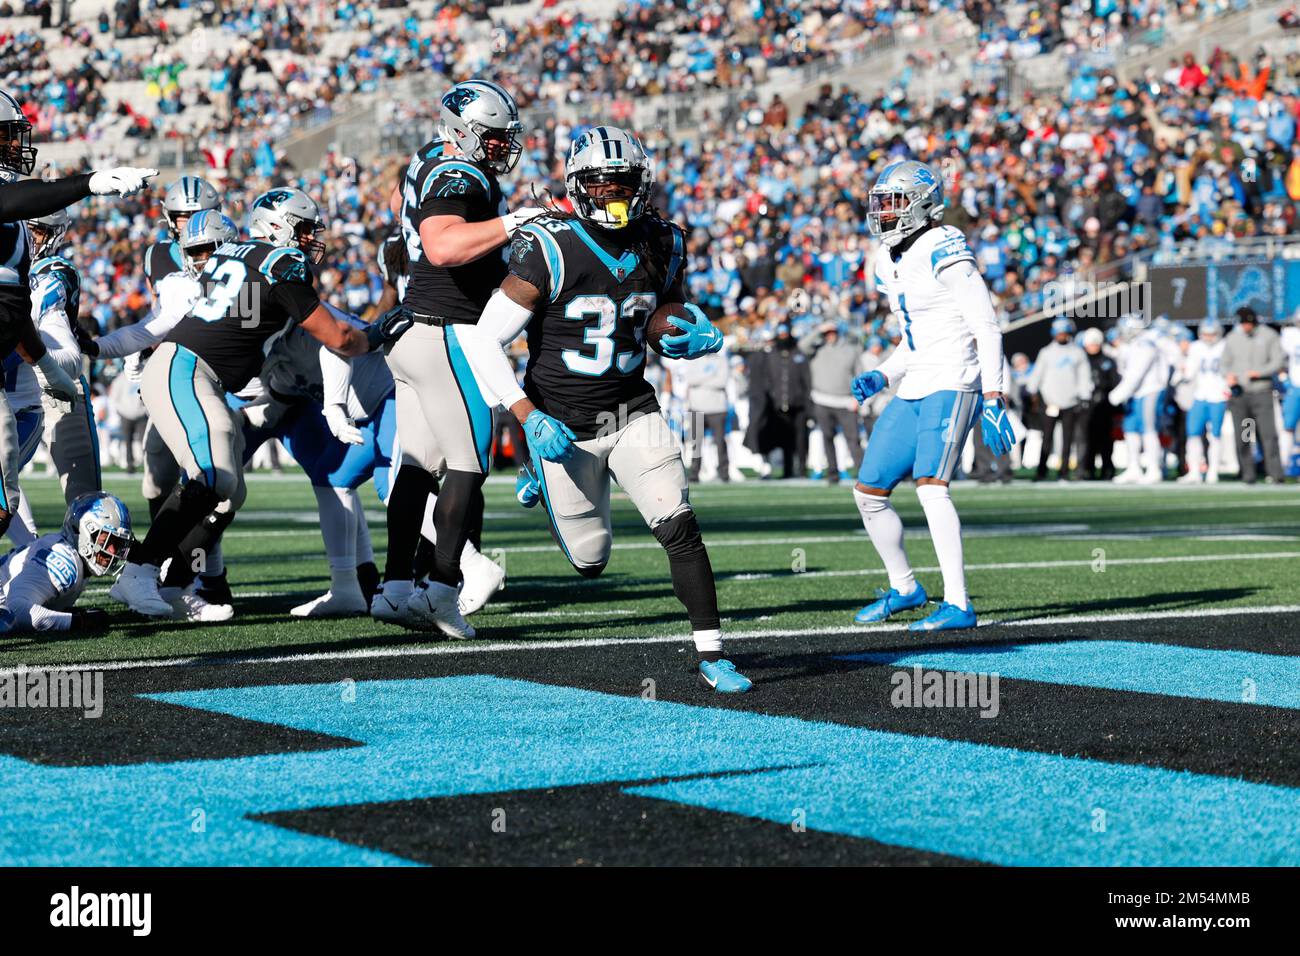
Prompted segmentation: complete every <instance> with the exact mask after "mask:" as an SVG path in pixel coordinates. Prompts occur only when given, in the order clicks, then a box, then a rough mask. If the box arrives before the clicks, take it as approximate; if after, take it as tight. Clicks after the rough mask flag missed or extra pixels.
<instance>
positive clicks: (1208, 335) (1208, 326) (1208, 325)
mask: <svg viewBox="0 0 1300 956" xmlns="http://www.w3.org/2000/svg"><path fill="white" fill-rule="evenodd" d="M1200 335H1201V338H1203V339H1205V340H1206V341H1207V342H1213V341H1215V340H1216V339H1218V338H1219V336H1221V335H1223V325H1222V323H1220V322H1219V320H1218V319H1206V320H1205V321H1204V322H1202V323H1201V328H1200Z"/></svg>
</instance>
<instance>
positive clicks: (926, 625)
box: [907, 601, 975, 631]
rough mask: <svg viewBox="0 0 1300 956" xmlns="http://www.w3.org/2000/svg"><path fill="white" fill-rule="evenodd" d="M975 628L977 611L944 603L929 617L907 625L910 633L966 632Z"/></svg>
mask: <svg viewBox="0 0 1300 956" xmlns="http://www.w3.org/2000/svg"><path fill="white" fill-rule="evenodd" d="M974 626H975V609H974V608H973V607H957V606H956V605H955V604H949V603H948V602H947V601H944V602H943V603H941V604H940V605H939V610H937V611H935V612H934V613H933V614H931V615H930V616H929V617H926V618H922V619H921V620H919V621H913V622H912V623H911V624H909V625H907V629H908V630H909V631H964V630H966V629H967V628H970V627H974Z"/></svg>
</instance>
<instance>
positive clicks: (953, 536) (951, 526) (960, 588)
mask: <svg viewBox="0 0 1300 956" xmlns="http://www.w3.org/2000/svg"><path fill="white" fill-rule="evenodd" d="M916 497H917V498H919V499H920V501H921V508H922V509H923V510H924V511H925V522H926V524H928V525H929V526H930V540H931V541H932V542H933V543H934V553H935V554H936V555H937V556H938V558H939V569H940V570H941V571H943V599H944V600H945V601H946V602H948V603H949V604H952V605H954V606H956V607H959V608H969V607H970V601H969V600H968V599H967V597H966V568H965V566H964V563H963V561H962V553H961V519H960V518H958V517H957V509H956V507H954V506H953V503H952V497H951V495H949V494H948V487H947V486H946V485H917V487H916Z"/></svg>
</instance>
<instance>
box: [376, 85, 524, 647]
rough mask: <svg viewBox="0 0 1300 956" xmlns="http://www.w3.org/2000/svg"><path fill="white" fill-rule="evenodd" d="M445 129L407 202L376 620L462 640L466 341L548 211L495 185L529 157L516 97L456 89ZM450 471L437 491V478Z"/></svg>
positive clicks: (470, 467) (470, 392)
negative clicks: (420, 552)
mask: <svg viewBox="0 0 1300 956" xmlns="http://www.w3.org/2000/svg"><path fill="white" fill-rule="evenodd" d="M440 119H441V122H440V124H439V136H438V138H437V139H434V140H433V141H432V142H430V143H428V144H426V145H425V146H423V147H421V148H420V150H418V151H417V152H416V154H415V156H414V157H413V158H412V160H411V164H410V166H409V167H408V169H407V175H406V179H405V182H404V184H403V187H402V192H401V197H400V198H401V202H402V206H401V219H402V231H403V235H404V236H405V238H406V246H407V255H408V258H409V260H410V281H409V283H408V284H407V287H406V289H405V292H404V294H403V298H402V313H401V314H402V316H403V318H402V320H401V321H402V323H403V324H405V325H406V326H408V327H409V330H407V331H405V332H404V334H401V338H400V339H399V340H397V341H395V342H394V343H393V344H392V345H390V346H389V348H388V365H389V368H391V369H392V372H393V380H394V381H395V383H396V388H397V420H398V426H397V430H398V434H399V435H400V436H401V441H402V463H401V467H400V468H399V469H398V473H397V478H396V481H395V484H394V488H393V493H392V496H391V498H390V500H389V502H388V562H387V565H386V567H385V569H384V587H383V589H382V591H381V592H380V593H379V594H376V595H375V601H374V604H373V605H372V613H373V614H374V616H375V617H376V618H378V619H380V620H388V621H401V622H403V623H409V624H417V623H420V622H424V623H425V624H427V625H430V626H433V627H435V628H436V629H438V630H440V631H442V632H443V633H445V634H448V635H449V636H452V637H458V638H465V637H472V636H473V635H474V629H473V628H472V627H470V625H469V624H468V623H467V622H466V621H465V619H464V617H463V616H462V615H461V613H460V612H459V610H458V609H457V602H458V593H457V588H458V586H459V585H460V584H461V571H460V559H461V552H462V550H463V548H464V545H465V542H466V541H467V540H473V539H475V538H476V537H477V536H478V532H479V530H480V529H481V526H482V515H483V490H482V485H483V480H484V478H485V477H486V475H487V471H488V457H489V454H490V451H491V442H492V411H491V408H490V406H489V405H488V404H487V402H486V401H485V400H484V398H483V396H482V395H481V394H479V390H478V386H477V384H476V383H475V381H474V376H473V374H472V373H471V372H470V371H469V367H468V365H467V364H466V362H465V356H464V350H463V347H462V344H461V341H460V339H461V337H462V336H461V332H462V331H463V330H464V329H465V328H468V327H470V326H473V325H474V323H476V322H477V321H478V319H479V315H480V314H481V313H482V311H483V307H484V306H485V305H486V304H487V301H488V298H489V297H490V296H491V295H492V293H493V291H494V290H495V289H496V288H497V287H498V286H499V285H500V284H501V280H502V279H504V278H505V275H506V262H505V258H506V257H505V255H504V254H503V252H502V247H503V246H505V245H506V243H507V242H508V241H509V239H510V237H511V235H512V234H513V233H514V231H515V230H516V228H517V227H518V226H519V225H520V224H521V223H522V222H524V221H525V220H527V219H529V218H530V217H532V216H535V215H537V214H539V213H541V212H542V211H543V210H541V209H538V208H535V207H529V208H523V209H519V210H516V211H515V212H513V213H511V212H509V211H507V208H506V204H505V199H504V197H503V195H502V192H501V187H500V185H499V183H498V180H497V177H498V176H499V175H504V174H506V173H508V172H510V171H511V170H512V169H514V166H515V163H516V162H518V160H519V155H520V153H521V152H522V151H523V145H522V144H521V143H520V142H519V136H520V134H521V133H522V131H523V124H522V123H520V121H519V110H518V107H517V106H516V105H515V101H514V98H513V97H512V96H511V95H510V94H509V93H507V92H506V91H505V90H504V89H502V88H501V87H500V86H497V85H496V84H495V83H488V82H486V81H484V80H468V81H466V82H463V83H457V84H456V85H455V86H454V87H452V88H451V89H450V90H449V91H448V92H447V93H446V95H444V96H443V98H442V106H441V113H440ZM393 198H394V201H396V199H397V198H398V197H396V196H394V197H393ZM393 334H397V332H396V330H393ZM444 461H445V462H446V467H447V472H446V477H445V478H444V479H443V482H442V488H441V490H438V488H437V484H436V479H435V477H434V475H435V472H436V471H437V469H438V468H439V467H440V466H441V465H442V463H443V462H444ZM435 493H436V494H437V496H438V500H437V504H436V505H435V506H434V527H435V529H436V532H437V543H436V545H435V547H434V549H433V555H432V561H431V562H428V563H429V564H431V568H430V569H429V580H428V582H427V584H422V586H421V587H420V588H419V589H418V590H417V589H414V579H415V578H416V576H417V571H423V570H424V567H423V564H424V563H425V562H423V561H421V560H420V559H419V558H418V556H417V551H416V549H417V544H418V543H419V540H420V528H421V516H422V515H423V514H424V509H425V505H426V503H427V501H428V498H429V496H430V495H431V494H435ZM416 604H418V605H420V606H419V607H418V608H417V607H416V606H415V605H416Z"/></svg>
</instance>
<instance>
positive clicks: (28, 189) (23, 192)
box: [0, 91, 158, 534]
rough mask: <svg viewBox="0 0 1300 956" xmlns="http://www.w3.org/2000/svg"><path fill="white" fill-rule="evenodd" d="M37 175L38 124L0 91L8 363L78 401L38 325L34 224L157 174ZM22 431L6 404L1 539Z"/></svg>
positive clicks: (0, 320) (1, 253) (1, 331)
mask: <svg viewBox="0 0 1300 956" xmlns="http://www.w3.org/2000/svg"><path fill="white" fill-rule="evenodd" d="M35 168H36V150H35V149H34V148H33V147H32V124H31V123H29V122H28V121H27V117H26V116H25V115H24V114H23V111H22V107H20V106H19V105H18V101H17V100H15V99H14V98H13V97H12V96H10V95H9V94H8V93H5V92H2V91H0V358H7V357H8V356H9V354H10V353H11V352H13V351H14V350H15V349H17V350H18V354H19V356H20V357H21V358H22V360H23V361H24V362H27V363H28V364H30V365H32V366H33V371H34V372H35V374H36V377H37V380H38V382H39V383H40V388H41V391H42V392H44V393H45V394H46V395H48V396H49V397H50V398H52V399H53V400H55V401H58V402H64V403H65V404H66V403H71V402H74V401H76V398H77V387H76V384H75V383H74V382H73V380H72V379H71V378H70V377H69V376H68V374H67V373H66V372H64V371H63V370H62V369H61V368H59V366H58V363H57V362H55V361H54V358H53V357H52V356H51V355H49V354H48V353H47V352H46V349H45V344H44V343H43V342H42V341H41V337H40V334H39V333H38V332H37V331H36V326H35V325H34V324H33V322H32V304H31V287H30V285H29V272H30V269H31V261H32V258H31V236H30V233H29V232H28V229H27V220H29V219H39V218H40V217H42V216H48V215H49V214H50V213H52V212H54V211H56V210H59V209H64V208H66V207H68V206H70V205H72V204H73V203H75V202H79V201H80V200H82V199H85V198H86V197H87V196H92V195H93V196H107V195H109V194H111V193H116V194H118V195H121V196H126V195H129V194H131V193H133V192H136V191H137V190H140V189H143V188H144V187H145V186H146V185H147V184H148V182H149V180H150V179H151V178H153V177H154V176H157V175H158V170H156V169H136V168H134V167H130V166H121V167H118V168H115V169H104V170H99V171H98V172H94V173H82V174H81V175H77V176H68V177H66V178H64V179H56V180H53V181H51V182H42V181H40V180H37V179H30V180H25V181H22V182H20V181H19V179H20V178H21V177H23V176H29V175H31V172H32V170H33V169H35ZM18 454H19V441H18V431H17V428H16V426H15V424H14V417H13V415H12V413H11V412H10V409H9V405H8V403H6V402H0V534H3V533H4V531H5V530H6V529H7V528H8V527H9V522H10V521H11V520H12V519H13V514H14V512H15V511H16V510H17V508H18V502H19V498H20V493H19V491H18V472H19V467H18Z"/></svg>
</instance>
